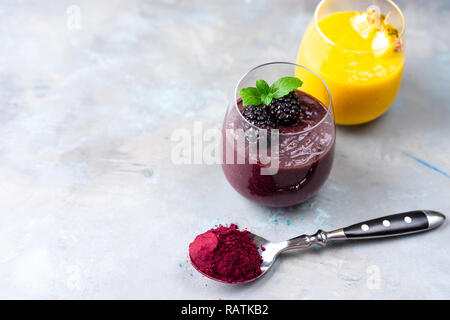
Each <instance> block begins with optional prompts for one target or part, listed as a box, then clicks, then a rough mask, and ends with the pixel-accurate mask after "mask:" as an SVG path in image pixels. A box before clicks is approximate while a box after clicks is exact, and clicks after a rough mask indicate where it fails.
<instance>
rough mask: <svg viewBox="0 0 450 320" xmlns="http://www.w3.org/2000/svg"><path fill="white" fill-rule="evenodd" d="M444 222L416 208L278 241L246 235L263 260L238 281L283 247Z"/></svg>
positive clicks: (382, 234) (424, 227)
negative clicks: (250, 238)
mask: <svg viewBox="0 0 450 320" xmlns="http://www.w3.org/2000/svg"><path fill="white" fill-rule="evenodd" d="M444 221H445V216H444V215H443V214H442V213H440V212H437V211H431V210H417V211H409V212H404V213H397V214H394V215H390V216H385V217H381V218H377V219H373V220H368V221H364V222H360V223H356V224H353V225H351V226H348V227H346V228H341V229H336V230H333V231H328V232H327V231H323V230H320V229H319V230H318V231H317V232H316V233H315V234H313V235H306V234H304V235H301V236H298V237H295V238H292V239H290V240H286V241H282V242H271V241H269V240H267V239H264V238H263V237H260V236H258V235H255V234H253V233H251V234H250V235H251V236H252V237H253V241H254V242H255V244H256V245H257V246H258V251H259V254H260V255H261V257H262V259H263V262H262V264H261V274H260V275H259V276H258V277H255V278H253V279H249V280H247V281H245V282H239V283H247V282H251V281H254V280H256V279H258V278H260V277H262V276H263V275H264V274H266V273H267V271H268V270H269V269H270V268H271V267H272V266H273V263H274V261H275V259H276V258H277V256H278V255H279V254H280V253H282V252H284V251H286V250H291V249H299V248H307V247H310V246H311V245H313V244H320V245H322V246H325V245H326V244H327V243H328V242H330V241H342V240H356V239H374V238H384V237H392V236H401V235H405V234H410V233H416V232H422V231H428V230H432V229H434V228H437V227H439V226H440V225H441V224H442V223H443V222H444ZM197 270H198V269H197ZM202 274H203V275H205V276H207V277H208V278H211V279H213V280H216V281H220V280H218V279H215V278H212V277H210V276H209V275H207V274H205V273H202ZM220 282H223V281H220ZM225 283H226V282H225Z"/></svg>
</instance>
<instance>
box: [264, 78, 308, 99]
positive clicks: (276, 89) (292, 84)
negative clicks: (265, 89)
mask: <svg viewBox="0 0 450 320" xmlns="http://www.w3.org/2000/svg"><path fill="white" fill-rule="evenodd" d="M302 84H303V81H302V80H300V79H299V78H295V77H284V78H281V79H278V80H277V81H275V82H274V83H273V84H272V86H271V87H270V91H271V92H272V93H273V97H274V98H275V99H278V98H281V97H284V96H285V95H287V94H288V93H289V92H291V91H292V90H295V89H297V88H298V87H301V86H302Z"/></svg>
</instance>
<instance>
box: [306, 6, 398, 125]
mask: <svg viewBox="0 0 450 320" xmlns="http://www.w3.org/2000/svg"><path fill="white" fill-rule="evenodd" d="M404 25H405V24H404V18H403V14H402V12H401V11H400V9H399V8H398V6H397V5H396V4H395V3H393V2H392V1H390V0H322V1H321V2H320V3H319V5H318V6H317V8H316V11H315V13H314V18H313V20H312V21H311V23H310V24H309V26H308V28H307V30H306V31H305V34H304V36H303V40H302V43H301V45H300V49H299V51H298V56H297V64H300V65H304V66H306V67H308V68H310V69H312V70H313V71H315V72H317V73H318V74H319V75H320V76H321V77H322V78H323V79H324V81H325V82H326V83H327V84H328V86H329V88H330V91H331V97H332V100H333V106H334V114H335V121H336V123H337V124H342V125H354V124H361V123H365V122H369V121H371V120H374V119H376V118H377V117H379V116H380V115H382V114H383V113H384V112H385V111H386V110H387V109H388V108H389V106H390V105H391V104H392V102H393V101H394V98H395V96H396V94H397V91H398V89H399V87H400V83H401V79H402V73H403V66H404V63H405V58H404V40H403V33H404V28H405V27H404ZM302 80H303V81H304V84H305V86H306V85H307V84H308V83H313V82H310V81H308V80H307V79H302ZM305 89H306V90H309V92H312V95H313V96H314V88H305ZM317 90H320V88H317Z"/></svg>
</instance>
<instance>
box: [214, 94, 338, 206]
mask: <svg viewBox="0 0 450 320" xmlns="http://www.w3.org/2000/svg"><path fill="white" fill-rule="evenodd" d="M296 93H297V96H298V97H299V100H300V102H301V106H302V108H301V110H302V111H301V116H300V119H299V120H298V122H297V123H296V124H295V125H294V126H290V127H278V129H279V132H280V135H279V141H280V144H279V161H280V162H279V170H278V172H277V173H276V174H274V175H261V168H262V167H264V165H263V164H261V163H260V162H258V163H256V164H250V163H249V157H248V141H246V146H245V154H244V155H241V156H242V157H243V158H245V164H235V163H234V164H227V163H226V162H225V156H224V164H223V165H222V168H223V171H224V173H225V176H226V178H227V180H228V181H229V182H230V184H231V185H232V186H233V188H235V189H236V190H237V191H238V192H239V193H240V194H241V195H243V196H244V197H246V198H248V199H250V200H252V201H255V202H258V203H260V204H263V205H266V206H270V207H285V206H291V205H295V204H299V203H301V202H303V201H305V200H307V199H309V198H310V197H311V196H313V195H314V194H315V193H316V192H317V191H318V190H319V188H320V187H321V186H322V185H323V184H324V182H325V181H326V179H327V178H328V175H329V174H330V171H331V167H332V163H333V156H334V144H335V126H334V122H333V118H332V117H333V115H332V113H331V112H328V110H327V108H326V107H325V106H324V105H323V104H322V103H321V102H320V101H319V100H317V99H315V98H314V97H312V96H310V95H309V94H306V93H304V92H302V91H299V90H297V91H296ZM243 108H244V107H243V106H242V101H241V100H238V101H237V108H236V107H234V106H233V107H232V108H231V109H230V110H229V112H228V114H227V116H226V117H225V122H224V126H223V148H224V150H223V154H224V155H225V154H226V149H227V148H232V149H233V153H234V157H235V158H236V157H237V155H238V153H239V151H238V149H237V146H236V145H235V143H234V142H233V141H231V139H230V138H229V139H227V138H226V135H225V130H233V129H239V128H243V127H245V121H243V118H242V117H241V115H240V111H241V110H242V109H243ZM241 152H242V151H241ZM269 152H270V147H269Z"/></svg>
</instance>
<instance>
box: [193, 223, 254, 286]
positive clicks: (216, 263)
mask: <svg viewBox="0 0 450 320" xmlns="http://www.w3.org/2000/svg"><path fill="white" fill-rule="evenodd" d="M189 256H190V258H191V262H192V264H193V265H194V267H195V268H196V269H197V270H199V271H200V272H202V273H204V274H207V275H208V276H210V277H211V278H214V279H217V280H221V281H225V282H229V283H237V282H245V281H247V280H251V279H254V278H256V277H257V276H259V275H260V274H261V263H262V258H261V256H260V254H259V252H258V247H257V246H256V244H255V243H254V242H253V239H252V238H251V237H250V232H248V231H241V230H238V226H237V225H235V224H232V225H230V226H229V227H223V226H220V227H218V228H216V229H211V230H208V231H206V232H205V233H202V234H200V235H198V236H197V237H196V238H195V240H194V241H193V242H192V243H191V244H190V245H189Z"/></svg>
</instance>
